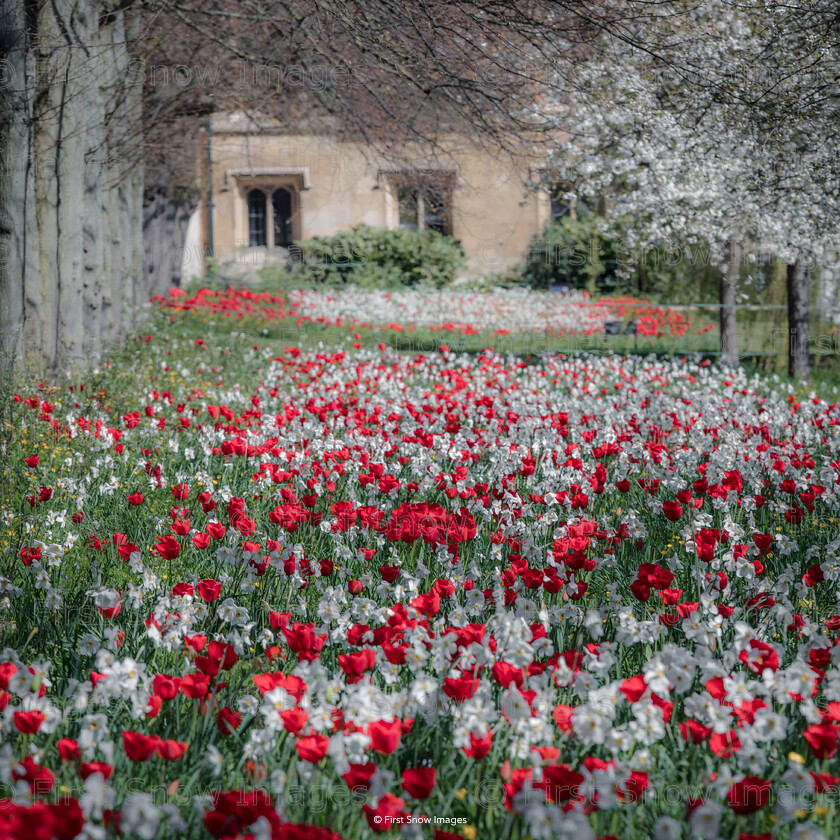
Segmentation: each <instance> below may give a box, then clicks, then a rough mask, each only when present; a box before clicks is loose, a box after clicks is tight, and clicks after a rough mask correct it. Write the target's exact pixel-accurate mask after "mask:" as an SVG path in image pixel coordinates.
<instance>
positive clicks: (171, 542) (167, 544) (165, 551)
mask: <svg viewBox="0 0 840 840" xmlns="http://www.w3.org/2000/svg"><path fill="white" fill-rule="evenodd" d="M154 550H155V551H156V552H157V553H158V554H159V555H160V556H161V557H162V558H163V559H164V560H174V559H175V558H176V557H177V556H178V555H179V554H180V553H181V544H180V543H179V542H178V540H176V539H175V537H173V536H171V535H169V534H167V535H166V536H165V537H158V538H157V545H155V547H154Z"/></svg>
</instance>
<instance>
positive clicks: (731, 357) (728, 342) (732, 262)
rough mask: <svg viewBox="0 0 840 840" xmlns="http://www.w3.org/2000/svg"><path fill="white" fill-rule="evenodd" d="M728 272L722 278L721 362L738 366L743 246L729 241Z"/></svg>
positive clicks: (731, 240)
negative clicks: (738, 300)
mask: <svg viewBox="0 0 840 840" xmlns="http://www.w3.org/2000/svg"><path fill="white" fill-rule="evenodd" d="M728 249H729V253H728V257H727V266H726V272H724V273H722V274H721V276H720V360H721V362H722V363H723V364H725V365H737V364H738V327H737V321H736V310H735V295H736V293H737V291H738V277H739V274H740V269H741V244H740V243H739V242H736V241H735V239H730V240H729V245H728Z"/></svg>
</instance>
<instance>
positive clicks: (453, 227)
mask: <svg viewBox="0 0 840 840" xmlns="http://www.w3.org/2000/svg"><path fill="white" fill-rule="evenodd" d="M209 146H210V148H209V157H208V158H207V159H208V160H209V161H211V166H212V185H213V193H212V202H213V208H212V253H213V255H214V257H215V258H216V260H218V262H219V263H220V264H221V265H222V268H223V274H224V275H225V276H228V277H231V276H236V275H237V274H238V275H240V276H242V277H243V278H244V277H246V276H247V275H248V274H249V273H250V272H252V271H255V270H256V269H258V268H260V267H262V266H264V265H267V264H272V263H274V264H277V265H281V264H284V263H285V261H286V259H287V257H288V253H289V251H288V246H289V244H290V243H291V242H293V241H297V240H301V239H308V238H310V237H313V236H331V235H333V234H335V233H338V232H340V231H346V230H350V229H352V228H353V227H355V226H356V225H359V224H366V225H371V226H375V227H385V228H390V229H394V228H398V227H433V228H435V229H438V230H441V231H442V232H444V233H448V234H450V235H451V236H453V237H454V238H455V239H456V240H458V241H459V242H460V243H461V245H462V246H463V248H464V251H465V252H466V255H467V274H471V275H477V274H491V273H495V272H503V271H505V270H507V269H509V268H511V267H513V266H515V265H516V264H518V263H520V262H521V261H522V260H523V259H524V258H525V256H526V254H527V251H528V247H529V244H530V241H531V238H532V237H533V236H534V234H536V233H538V232H539V231H541V230H542V228H543V227H544V226H545V225H546V224H547V223H548V221H549V219H550V215H551V207H550V200H549V196H548V193H547V192H544V191H540V190H534V189H529V186H533V184H534V183H535V182H538V181H539V179H540V170H539V169H538V167H537V166H536V165H535V164H534V163H533V162H529V161H527V160H523V159H519V160H517V159H515V158H514V157H512V156H503V155H500V154H493V153H490V152H488V151H487V150H485V149H483V148H480V147H479V146H477V145H475V144H471V143H470V142H468V141H467V140H465V139H464V138H458V137H453V138H448V139H444V140H442V141H439V142H438V143H437V144H436V147H435V150H434V152H430V151H428V150H425V149H423V148H421V147H420V146H417V147H414V148H406V149H405V150H404V152H403V153H402V154H400V155H399V156H395V155H393V154H389V155H387V156H385V155H383V154H381V153H377V152H376V151H375V150H374V149H373V147H371V146H369V145H366V144H364V143H359V142H352V141H345V140H341V139H338V138H337V137H334V136H330V135H324V134H319V135H304V134H301V135H293V134H287V133H281V132H280V131H277V130H272V129H271V128H265V127H263V128H261V129H260V130H255V129H254V126H253V125H252V124H250V123H248V122H246V121H245V120H244V119H242V120H237V119H236V118H235V117H228V118H226V119H219V118H217V119H216V120H215V121H214V123H213V126H212V132H211V136H210V138H209ZM204 180H205V183H206V181H207V173H206V171H205V173H204ZM207 207H208V201H207V196H206V195H205V196H204V197H203V199H202V201H201V204H200V206H199V208H198V211H197V213H198V214H199V219H200V224H198V225H193V226H192V228H191V231H192V232H191V235H190V240H191V241H188V243H187V247H186V249H185V265H184V275H185V276H186V277H189V276H190V275H195V274H196V273H198V271H199V270H200V267H201V266H200V262H201V261H200V260H198V259H196V258H195V257H196V254H203V255H207V254H209V253H210V245H211V242H210V239H211V232H210V224H209V221H210V220H209V218H208V212H207Z"/></svg>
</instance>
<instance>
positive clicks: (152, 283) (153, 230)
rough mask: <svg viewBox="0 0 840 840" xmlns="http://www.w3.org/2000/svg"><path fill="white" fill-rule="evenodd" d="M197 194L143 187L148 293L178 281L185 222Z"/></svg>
mask: <svg viewBox="0 0 840 840" xmlns="http://www.w3.org/2000/svg"><path fill="white" fill-rule="evenodd" d="M197 205H198V196H197V195H195V196H192V195H191V196H187V197H185V198H184V199H183V200H180V201H179V200H176V199H175V198H172V197H171V196H170V195H168V193H167V190H166V189H165V187H161V188H160V189H157V190H153V191H151V194H150V191H149V190H148V189H147V191H146V201H145V204H144V207H143V253H144V266H143V268H144V274H145V277H146V280H147V282H148V284H149V291H150V293H151V294H165V293H166V291H167V290H168V289H169V288H171V287H172V286H180V285H181V279H182V278H181V264H182V262H183V258H184V243H185V241H186V235H187V225H188V223H189V221H190V216H191V215H192V212H193V210H195V208H196V206H197Z"/></svg>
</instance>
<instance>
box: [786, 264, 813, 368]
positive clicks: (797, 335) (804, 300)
mask: <svg viewBox="0 0 840 840" xmlns="http://www.w3.org/2000/svg"><path fill="white" fill-rule="evenodd" d="M810 291H811V284H810V280H809V276H808V257H807V255H806V254H803V253H802V252H801V251H800V252H799V253H798V254H797V255H796V259H795V261H794V262H793V263H789V264H788V267H787V297H788V375H789V376H794V377H797V378H803V379H804V378H807V377H808V376H810V374H811V361H810V359H809V357H808V343H809V339H810V336H809V323H808V321H809V316H810V312H809V298H810Z"/></svg>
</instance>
